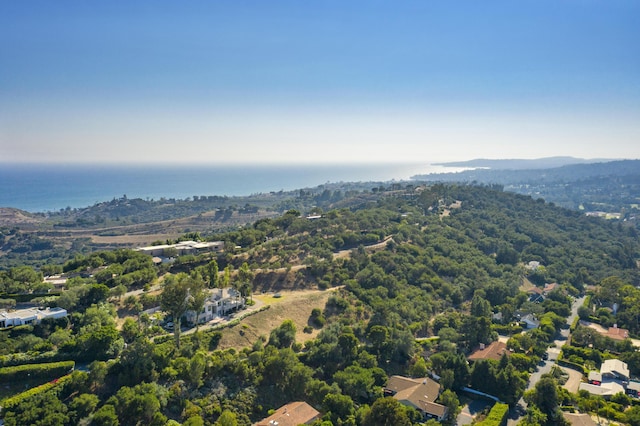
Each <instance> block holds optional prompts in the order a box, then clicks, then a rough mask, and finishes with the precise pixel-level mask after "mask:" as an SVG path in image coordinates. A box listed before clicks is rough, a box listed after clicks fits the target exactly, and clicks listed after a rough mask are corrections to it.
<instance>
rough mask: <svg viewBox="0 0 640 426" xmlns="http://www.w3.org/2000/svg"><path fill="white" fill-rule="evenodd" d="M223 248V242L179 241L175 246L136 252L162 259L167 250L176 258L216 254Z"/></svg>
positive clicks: (145, 248) (143, 248)
mask: <svg viewBox="0 0 640 426" xmlns="http://www.w3.org/2000/svg"><path fill="white" fill-rule="evenodd" d="M223 248H224V241H211V242H196V241H181V242H179V243H177V244H161V245H158V246H147V247H138V248H137V249H136V250H137V251H139V252H142V253H144V254H148V255H149V256H158V257H163V256H164V255H165V251H166V250H168V249H175V250H176V253H177V254H178V256H182V255H185V254H198V253H204V252H208V251H212V252H218V251H222V249H223Z"/></svg>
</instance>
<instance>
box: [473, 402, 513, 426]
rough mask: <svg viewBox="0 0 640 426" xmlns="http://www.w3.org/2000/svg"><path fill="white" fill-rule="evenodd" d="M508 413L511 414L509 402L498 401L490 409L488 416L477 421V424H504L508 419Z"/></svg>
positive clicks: (488, 425)
mask: <svg viewBox="0 0 640 426" xmlns="http://www.w3.org/2000/svg"><path fill="white" fill-rule="evenodd" d="M507 414H509V406H508V405H507V404H502V403H500V402H497V403H496V404H495V405H494V406H493V407H492V408H491V411H489V414H488V415H487V417H486V418H485V419H484V420H483V421H481V422H478V423H476V425H477V426H500V425H502V424H504V422H505V421H506V419H507Z"/></svg>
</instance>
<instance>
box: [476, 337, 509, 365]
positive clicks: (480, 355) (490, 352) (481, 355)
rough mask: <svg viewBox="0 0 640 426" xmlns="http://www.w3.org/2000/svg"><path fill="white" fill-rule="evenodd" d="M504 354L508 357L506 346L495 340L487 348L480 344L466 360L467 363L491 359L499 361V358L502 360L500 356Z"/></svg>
mask: <svg viewBox="0 0 640 426" xmlns="http://www.w3.org/2000/svg"><path fill="white" fill-rule="evenodd" d="M504 354H507V355H509V350H508V349H507V344H506V343H503V342H500V341H498V340H496V341H495V342H492V343H491V344H490V345H488V346H485V345H484V344H482V343H481V344H480V347H479V348H478V349H476V350H475V351H473V352H471V355H469V356H468V357H467V359H468V360H469V361H478V360H481V359H493V360H496V361H500V358H502V355H504Z"/></svg>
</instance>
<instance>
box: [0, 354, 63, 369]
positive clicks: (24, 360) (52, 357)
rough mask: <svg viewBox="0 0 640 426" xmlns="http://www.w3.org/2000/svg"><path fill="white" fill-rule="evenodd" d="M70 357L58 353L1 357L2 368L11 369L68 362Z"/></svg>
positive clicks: (0, 365) (0, 364)
mask: <svg viewBox="0 0 640 426" xmlns="http://www.w3.org/2000/svg"><path fill="white" fill-rule="evenodd" d="M69 358H70V356H69V355H68V354H63V353H60V352H56V351H49V352H42V353H37V352H36V353H34V352H27V353H14V354H10V355H1V356H0V367H11V366H14V365H22V364H42V363H45V362H58V361H68V360H69Z"/></svg>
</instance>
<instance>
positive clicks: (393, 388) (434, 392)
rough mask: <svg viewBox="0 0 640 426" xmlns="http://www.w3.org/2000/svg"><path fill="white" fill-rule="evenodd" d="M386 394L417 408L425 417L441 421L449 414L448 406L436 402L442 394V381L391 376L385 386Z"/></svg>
mask: <svg viewBox="0 0 640 426" xmlns="http://www.w3.org/2000/svg"><path fill="white" fill-rule="evenodd" d="M384 394H385V395H386V396H392V397H393V398H394V399H396V400H398V401H399V402H400V403H402V404H404V405H408V406H410V407H413V408H415V409H416V410H418V411H420V412H421V413H422V415H423V416H425V417H428V418H434V419H436V420H438V421H441V420H443V419H444V418H445V417H446V415H447V407H445V406H444V405H441V404H437V403H436V402H435V401H436V399H438V396H439V395H440V383H438V382H436V381H435V380H433V379H431V378H427V377H422V378H418V379H411V378H409V377H403V376H391V377H390V378H389V381H388V382H387V386H385V388H384Z"/></svg>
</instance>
